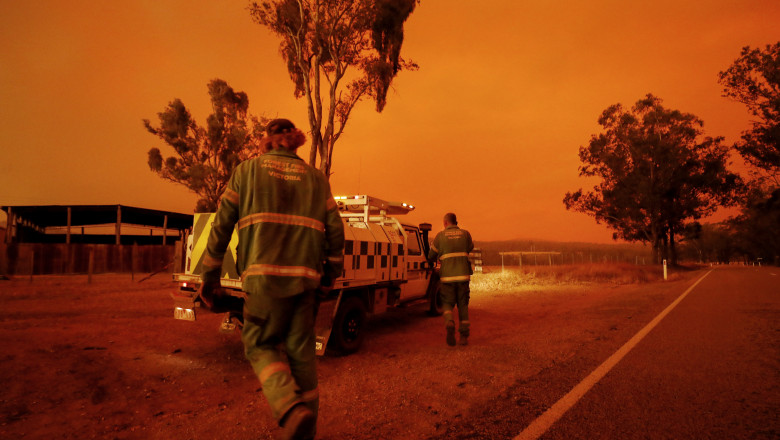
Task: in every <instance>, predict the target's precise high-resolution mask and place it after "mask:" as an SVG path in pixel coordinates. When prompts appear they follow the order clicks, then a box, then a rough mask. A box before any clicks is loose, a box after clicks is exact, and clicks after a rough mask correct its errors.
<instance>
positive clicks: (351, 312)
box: [172, 195, 442, 355]
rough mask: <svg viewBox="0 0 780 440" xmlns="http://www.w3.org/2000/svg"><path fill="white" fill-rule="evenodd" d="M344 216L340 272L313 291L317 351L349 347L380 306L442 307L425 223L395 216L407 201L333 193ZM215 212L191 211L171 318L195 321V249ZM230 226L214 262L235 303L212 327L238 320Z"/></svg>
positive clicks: (437, 311) (201, 246) (200, 248)
mask: <svg viewBox="0 0 780 440" xmlns="http://www.w3.org/2000/svg"><path fill="white" fill-rule="evenodd" d="M334 199H335V200H336V203H337V205H338V208H339V213H340V215H341V220H342V222H343V223H344V235H345V245H344V271H343V272H342V274H341V276H340V277H339V278H337V279H336V283H335V286H334V289H333V290H331V291H330V292H328V293H327V295H320V301H319V306H318V312H317V319H316V324H315V331H316V338H317V339H316V349H317V354H318V355H322V354H324V353H325V350H326V348H328V349H329V350H331V351H335V352H340V353H344V354H346V353H352V352H355V351H357V350H358V348H360V345H361V344H362V342H363V339H364V338H365V328H366V323H367V321H368V318H369V317H370V316H372V315H378V314H381V313H384V312H386V311H387V310H388V308H392V307H405V306H408V305H411V304H414V303H419V302H425V303H427V306H426V307H427V309H428V314H430V315H433V316H436V315H441V313H442V304H441V299H440V295H439V284H440V283H439V276H438V272H437V271H436V268H435V267H431V266H430V265H429V263H428V261H427V259H426V256H427V255H428V249H429V246H430V245H429V241H428V233H429V232H430V230H431V225H430V224H429V223H422V224H419V225H410V224H406V223H402V222H401V221H400V220H398V218H397V216H400V215H404V214H407V213H409V212H411V211H412V210H414V206H413V205H410V204H407V203H397V202H387V201H384V200H382V199H379V198H376V197H371V196H368V195H353V196H340V197H334ZM215 215H216V214H214V213H211V214H195V218H194V221H193V228H192V232H191V233H190V234H189V235H188V238H187V243H188V245H187V258H186V267H185V272H184V273H175V274H173V279H174V281H175V282H176V283H177V285H178V288H177V291H175V292H174V293H173V294H172V297H173V300H174V318H176V319H181V320H187V321H195V319H196V317H197V315H198V313H200V312H201V310H203V311H207V312H208V309H207V308H205V307H201V304H202V302H201V300H200V298H199V297H198V296H197V291H198V287H199V286H200V284H201V277H200V274H201V273H202V263H203V256H204V254H205V250H206V243H207V241H208V236H209V232H210V231H211V225H212V223H213V221H214V216H215ZM237 244H238V234H237V231H235V230H234V231H233V237H232V239H231V240H230V244H229V245H228V252H226V253H225V259H224V261H223V264H222V278H221V281H220V283H221V285H222V287H223V289H224V290H225V291H226V292H227V293H228V294H230V295H232V296H234V297H236V298H239V299H241V301H232V303H234V304H237V305H236V306H235V307H234V308H235V310H230V311H229V312H226V313H225V314H224V318H223V320H222V324H221V327H220V329H221V330H222V331H227V332H230V331H234V330H236V329H240V328H241V326H242V325H243V315H242V307H243V300H245V299H246V293H245V292H243V291H242V290H241V277H240V274H239V273H238V271H237V269H236V257H237V256H236V245H237Z"/></svg>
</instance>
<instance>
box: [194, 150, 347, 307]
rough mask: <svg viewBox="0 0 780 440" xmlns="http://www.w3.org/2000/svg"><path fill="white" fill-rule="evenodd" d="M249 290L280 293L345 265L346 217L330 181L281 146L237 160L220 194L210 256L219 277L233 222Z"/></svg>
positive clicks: (208, 264)
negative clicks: (247, 158)
mask: <svg viewBox="0 0 780 440" xmlns="http://www.w3.org/2000/svg"><path fill="white" fill-rule="evenodd" d="M234 227H237V228H238V246H237V254H238V255H237V256H238V258H237V260H238V261H237V262H236V266H237V269H238V273H240V274H241V280H242V287H243V290H244V291H246V292H249V293H250V294H252V293H261V292H262V293H263V294H268V295H271V296H274V297H286V296H292V295H296V294H298V293H301V292H303V291H304V290H311V289H315V288H317V287H318V286H319V285H320V278H321V277H322V276H323V275H325V276H327V277H328V278H329V279H330V280H335V279H336V278H337V277H338V276H340V275H341V271H342V268H343V265H344V225H343V224H342V222H341V217H340V216H339V213H338V208H337V207H336V202H335V200H333V195H332V194H331V191H330V184H329V183H328V180H327V179H326V178H325V176H324V175H323V174H322V173H321V172H320V171H318V170H316V169H314V168H312V167H311V166H309V165H308V164H306V163H305V162H304V161H303V159H301V158H300V157H298V156H297V155H296V154H295V153H294V152H290V151H287V150H283V149H276V150H273V151H271V152H268V153H265V154H263V155H261V156H259V157H257V158H254V159H250V160H247V161H244V162H242V163H241V164H239V165H238V167H236V169H235V171H234V172H233V175H232V176H231V178H230V181H229V182H228V186H227V189H226V190H225V192H224V194H223V196H222V199H221V201H220V205H219V209H217V214H216V217H215V220H214V224H213V226H212V228H211V233H210V235H209V240H208V245H207V247H206V253H205V255H204V259H203V281H204V282H209V281H217V280H219V276H220V274H221V271H222V268H221V266H222V259H223V257H224V255H225V251H226V249H227V246H228V243H229V241H230V237H231V235H232V234H233V228H234Z"/></svg>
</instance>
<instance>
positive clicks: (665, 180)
mask: <svg viewBox="0 0 780 440" xmlns="http://www.w3.org/2000/svg"><path fill="white" fill-rule="evenodd" d="M661 102H662V101H661V99H659V98H657V97H655V96H653V95H651V94H648V95H647V96H646V97H644V98H643V99H640V100H639V101H637V102H636V104H635V105H634V106H633V107H632V108H631V109H629V110H626V109H624V108H623V106H622V105H620V104H615V105H612V106H610V107H608V108H607V109H606V110H604V112H603V113H602V114H601V116H600V117H599V119H598V123H599V125H601V126H602V127H603V132H602V133H599V134H598V135H593V136H592V137H591V139H590V142H589V144H588V146H587V147H580V150H579V156H580V160H581V162H582V165H581V166H580V169H579V170H580V176H586V177H595V178H598V179H599V182H598V183H597V184H596V185H595V186H594V187H593V189H592V190H591V191H583V190H582V188H580V189H579V190H577V191H575V192H569V193H566V196H565V197H564V199H563V202H564V204H565V205H566V208H567V209H570V210H573V211H577V212H583V213H586V214H588V215H591V216H593V217H594V218H595V219H596V221H597V222H599V223H601V222H603V223H605V224H606V225H607V226H608V227H609V228H610V229H613V230H614V233H613V238H615V239H623V240H626V241H641V242H644V243H650V244H651V245H652V247H653V250H654V260H655V261H656V262H658V261H659V260H660V259H661V258H666V259H670V260H671V262H672V263H673V264H674V263H676V258H677V257H676V252H675V242H676V240H677V237H678V234H679V233H681V232H682V231H683V230H685V229H686V227H687V226H688V225H689V224H690V223H691V222H695V221H697V220H698V219H700V218H702V217H704V216H706V215H708V214H711V213H712V212H714V211H715V210H716V209H717V207H718V206H720V205H724V204H725V205H730V204H733V203H734V201H735V197H736V192H735V191H736V189H737V188H738V187H739V183H740V180H739V177H738V176H737V175H735V174H734V173H732V172H730V171H729V170H728V169H727V164H728V157H729V152H728V147H726V146H724V145H723V139H722V138H720V137H717V138H712V137H705V136H703V132H702V126H703V122H702V121H701V120H700V119H699V118H697V117H696V116H694V115H692V114H690V113H683V112H680V111H678V110H671V109H667V108H665V107H663V105H662V104H661Z"/></svg>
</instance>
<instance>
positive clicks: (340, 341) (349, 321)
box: [328, 296, 366, 354]
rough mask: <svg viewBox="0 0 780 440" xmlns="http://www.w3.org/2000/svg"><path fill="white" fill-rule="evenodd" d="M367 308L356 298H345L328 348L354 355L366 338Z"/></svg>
mask: <svg viewBox="0 0 780 440" xmlns="http://www.w3.org/2000/svg"><path fill="white" fill-rule="evenodd" d="M365 325H366V306H365V304H363V301H362V300H361V299H360V298H358V297H355V296H350V297H347V298H344V299H343V301H342V302H341V304H339V310H338V312H336V318H335V319H334V320H333V329H332V330H331V332H330V340H329V341H328V346H329V347H332V348H333V349H334V350H336V351H337V352H339V353H341V354H349V353H354V352H356V351H357V350H358V348H360V345H361V344H362V343H363V338H364V337H365Z"/></svg>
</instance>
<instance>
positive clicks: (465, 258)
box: [428, 212, 474, 346]
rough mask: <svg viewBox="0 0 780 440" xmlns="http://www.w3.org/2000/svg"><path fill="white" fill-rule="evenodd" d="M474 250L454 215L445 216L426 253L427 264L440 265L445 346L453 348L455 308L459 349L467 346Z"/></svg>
mask: <svg viewBox="0 0 780 440" xmlns="http://www.w3.org/2000/svg"><path fill="white" fill-rule="evenodd" d="M473 249H474V243H473V242H472V241H471V234H469V231H467V230H465V229H460V228H459V227H458V219H457V217H455V214H453V213H451V212H449V213H447V214H445V215H444V230H443V231H441V232H439V233H438V234H436V238H434V239H433V243H432V244H431V250H430V252H429V253H428V260H429V261H431V262H433V261H436V259H437V258H438V259H439V260H440V261H441V270H440V278H441V301H442V304H443V305H444V325H445V327H446V329H447V345H450V346H454V345H455V320H454V319H453V316H452V311H453V309H454V308H455V305H457V306H458V332H459V333H460V345H467V344H468V338H469V327H470V323H469V292H470V291H469V280H470V279H471V274H472V270H471V263H470V262H469V252H471V251H472V250H473Z"/></svg>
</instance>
